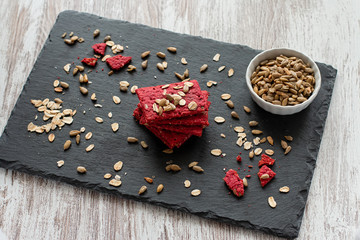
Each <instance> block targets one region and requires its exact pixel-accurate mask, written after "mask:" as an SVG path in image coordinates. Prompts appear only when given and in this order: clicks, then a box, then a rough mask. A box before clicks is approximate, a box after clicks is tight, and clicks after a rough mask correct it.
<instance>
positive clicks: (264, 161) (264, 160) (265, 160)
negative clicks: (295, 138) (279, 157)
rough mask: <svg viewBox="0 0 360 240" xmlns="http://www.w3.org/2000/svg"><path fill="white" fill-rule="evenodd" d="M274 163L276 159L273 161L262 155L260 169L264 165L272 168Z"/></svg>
mask: <svg viewBox="0 0 360 240" xmlns="http://www.w3.org/2000/svg"><path fill="white" fill-rule="evenodd" d="M274 163H275V159H272V158H271V157H269V156H268V155H266V154H262V155H261V160H260V161H259V167H261V166H262V165H268V166H272V165H274Z"/></svg>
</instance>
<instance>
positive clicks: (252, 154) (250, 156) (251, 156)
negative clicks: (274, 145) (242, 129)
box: [249, 150, 255, 159]
mask: <svg viewBox="0 0 360 240" xmlns="http://www.w3.org/2000/svg"><path fill="white" fill-rule="evenodd" d="M254 154H255V153H254V150H251V151H250V152H249V158H250V159H251V158H253V157H254Z"/></svg>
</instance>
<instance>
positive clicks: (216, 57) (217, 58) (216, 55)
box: [213, 53, 220, 62]
mask: <svg viewBox="0 0 360 240" xmlns="http://www.w3.org/2000/svg"><path fill="white" fill-rule="evenodd" d="M219 60H220V53H217V54H215V56H214V57H213V61H215V62H218V61H219Z"/></svg>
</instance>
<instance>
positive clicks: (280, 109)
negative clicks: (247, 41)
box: [245, 48, 321, 115]
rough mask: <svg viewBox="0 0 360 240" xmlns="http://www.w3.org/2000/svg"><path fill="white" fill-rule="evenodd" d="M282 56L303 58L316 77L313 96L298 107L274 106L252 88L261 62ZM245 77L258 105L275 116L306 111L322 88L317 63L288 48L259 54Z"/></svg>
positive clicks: (250, 64) (252, 61)
mask: <svg viewBox="0 0 360 240" xmlns="http://www.w3.org/2000/svg"><path fill="white" fill-rule="evenodd" d="M281 54H282V55H285V56H287V57H292V56H293V57H298V58H301V59H302V60H303V61H304V62H305V63H309V64H310V66H311V68H312V69H313V70H314V77H315V89H314V92H313V93H312V94H311V96H310V98H309V99H308V100H306V101H305V102H303V103H300V104H298V105H294V106H279V105H275V104H272V103H270V102H266V101H265V100H264V99H262V98H261V97H259V96H258V95H257V94H256V93H255V92H254V90H253V88H252V85H251V81H250V78H251V74H252V73H253V72H254V70H255V68H256V67H257V66H258V65H259V64H260V62H262V61H264V60H267V59H274V58H276V57H277V56H280V55H281ZM245 77H246V84H247V86H248V88H249V91H250V94H251V97H252V99H253V100H254V101H255V102H256V103H257V105H259V106H260V107H261V108H263V109H264V110H266V111H268V112H271V113H273V114H278V115H291V114H294V113H297V112H300V111H302V110H304V109H305V108H307V107H308V106H309V105H310V103H312V101H314V99H315V97H316V96H317V94H318V93H319V90H320V86H321V75H320V71H319V68H318V66H317V65H316V63H315V62H314V61H313V60H312V59H311V58H309V57H308V56H307V55H305V54H303V53H301V52H298V51H295V50H292V49H288V48H273V49H269V50H266V51H263V52H261V53H259V54H258V55H256V56H255V57H254V58H253V59H252V60H251V62H250V63H249V66H248V67H247V70H246V76H245Z"/></svg>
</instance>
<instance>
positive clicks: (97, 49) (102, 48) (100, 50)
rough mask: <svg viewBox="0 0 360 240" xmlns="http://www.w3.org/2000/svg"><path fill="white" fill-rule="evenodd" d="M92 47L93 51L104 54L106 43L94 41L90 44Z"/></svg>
mask: <svg viewBox="0 0 360 240" xmlns="http://www.w3.org/2000/svg"><path fill="white" fill-rule="evenodd" d="M92 48H93V49H94V52H95V53H97V54H100V55H104V54H105V50H106V43H96V44H94V45H93V46H92Z"/></svg>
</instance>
